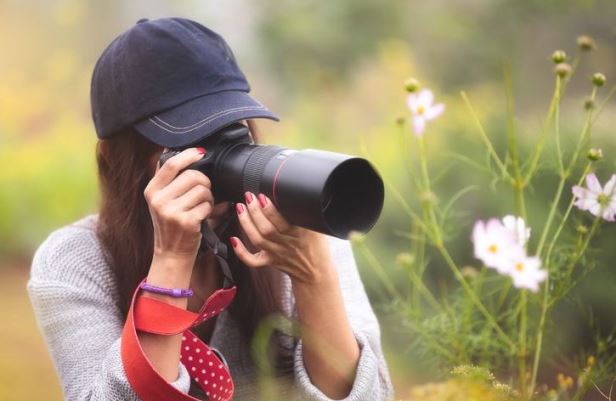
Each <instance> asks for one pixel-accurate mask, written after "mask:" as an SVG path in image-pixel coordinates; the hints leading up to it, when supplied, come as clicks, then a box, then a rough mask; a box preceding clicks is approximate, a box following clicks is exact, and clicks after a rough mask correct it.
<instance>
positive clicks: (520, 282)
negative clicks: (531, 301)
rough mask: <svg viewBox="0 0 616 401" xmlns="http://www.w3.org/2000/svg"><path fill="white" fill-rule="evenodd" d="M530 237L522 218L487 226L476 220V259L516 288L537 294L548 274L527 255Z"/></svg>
mask: <svg viewBox="0 0 616 401" xmlns="http://www.w3.org/2000/svg"><path fill="white" fill-rule="evenodd" d="M529 237H530V228H527V227H526V223H525V222H524V219H522V218H521V217H516V216H513V215H507V216H505V217H503V218H502V220H498V219H495V218H492V219H490V220H488V221H487V223H486V222H483V221H481V220H478V221H477V222H476V223H475V226H474V227H473V234H472V240H473V246H474V251H475V257H476V258H477V259H480V260H481V261H482V262H483V264H484V265H485V266H486V267H489V268H492V269H496V271H498V272H499V273H500V274H503V275H507V276H510V277H511V279H512V280H513V285H514V286H515V287H517V288H526V289H529V290H531V291H537V290H538V289H539V283H541V282H542V281H543V280H545V279H546V278H547V276H548V272H547V271H546V270H542V269H541V260H540V259H539V258H538V257H536V256H530V257H529V256H527V255H526V250H525V248H524V247H525V245H526V242H527V241H528V238H529Z"/></svg>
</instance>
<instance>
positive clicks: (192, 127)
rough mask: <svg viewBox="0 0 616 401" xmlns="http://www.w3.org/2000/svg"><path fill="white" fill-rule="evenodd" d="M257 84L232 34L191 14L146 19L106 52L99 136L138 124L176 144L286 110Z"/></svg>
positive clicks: (95, 94)
mask: <svg viewBox="0 0 616 401" xmlns="http://www.w3.org/2000/svg"><path fill="white" fill-rule="evenodd" d="M249 91H250V86H249V84H248V82H247V80H246V77H245V76H244V74H243V73H242V71H241V70H240V68H239V67H238V65H237V62H236V60H235V57H234V56H233V52H232V51H231V49H230V48H229V46H228V45H227V43H226V42H225V41H224V39H223V38H222V37H221V36H220V35H218V34H217V33H215V32H213V31H212V30H210V29H208V28H206V27H204V26H203V25H201V24H199V23H197V22H194V21H191V20H188V19H184V18H160V19H155V20H148V19H141V20H139V21H138V22H137V24H135V25H134V26H133V27H132V28H130V29H129V30H127V31H126V32H124V33H123V34H121V35H120V36H118V37H117V38H116V39H115V40H114V41H113V42H111V44H110V45H109V46H108V47H107V48H106V49H105V50H104V51H103V53H102V55H101V56H100V58H99V59H98V62H97V63H96V66H95V67H94V73H93V75H92V85H91V93H90V96H91V105H92V118H93V120H94V126H95V128H96V134H97V136H98V137H99V138H107V137H109V136H111V135H113V134H115V133H117V132H119V131H121V130H122V129H125V128H127V127H130V126H134V128H136V130H137V131H139V132H140V133H141V134H142V135H143V136H145V137H146V138H148V139H150V140H151V141H152V142H155V143H157V144H159V145H161V146H165V147H169V148H173V147H183V146H188V145H191V144H194V143H196V142H198V141H200V140H202V139H204V138H206V137H207V136H208V135H210V134H212V133H213V132H216V131H217V130H219V129H221V128H223V127H225V126H227V125H229V124H232V123H234V122H237V121H240V120H244V119H249V118H268V119H272V120H278V117H277V116H276V115H275V114H274V113H272V112H271V111H270V110H268V109H267V108H266V107H265V106H263V105H262V104H261V103H259V102H258V101H256V100H255V99H253V98H252V97H251V96H250V95H249V94H248V92H249Z"/></svg>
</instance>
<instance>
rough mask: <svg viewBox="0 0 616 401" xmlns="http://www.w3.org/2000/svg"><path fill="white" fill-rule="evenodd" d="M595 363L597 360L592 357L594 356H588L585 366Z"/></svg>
mask: <svg viewBox="0 0 616 401" xmlns="http://www.w3.org/2000/svg"><path fill="white" fill-rule="evenodd" d="M596 361H597V360H596V358H595V357H594V355H591V356H589V357H588V358H587V359H586V366H593V365H594V364H595V362H596Z"/></svg>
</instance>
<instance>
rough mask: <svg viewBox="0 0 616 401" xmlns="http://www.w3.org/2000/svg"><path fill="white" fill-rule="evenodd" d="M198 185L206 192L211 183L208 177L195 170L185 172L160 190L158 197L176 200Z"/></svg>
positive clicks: (209, 188)
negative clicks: (205, 189)
mask: <svg viewBox="0 0 616 401" xmlns="http://www.w3.org/2000/svg"><path fill="white" fill-rule="evenodd" d="M167 163H168V162H167ZM165 165H166V164H165ZM163 167H164V166H163ZM198 185H200V186H203V187H205V188H207V190H208V192H209V191H210V190H211V188H212V182H211V181H210V179H209V178H208V176H206V175H205V174H203V173H202V172H200V171H197V170H193V169H189V170H185V171H183V172H181V173H180V175H178V176H177V177H176V178H175V179H174V180H173V181H171V183H169V184H168V185H167V186H166V187H164V188H162V189H161V190H160V191H159V195H158V196H160V197H161V198H164V199H176V198H179V197H181V196H182V195H184V194H185V193H186V192H188V191H189V190H191V189H192V188H193V187H195V186H198Z"/></svg>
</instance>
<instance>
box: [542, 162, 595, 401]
mask: <svg viewBox="0 0 616 401" xmlns="http://www.w3.org/2000/svg"><path fill="white" fill-rule="evenodd" d="M591 166H592V163H591V162H588V163H587V164H586V167H584V171H583V173H582V176H581V177H580V179H579V181H578V183H577V185H581V184H582V182H583V181H584V178H585V177H586V175H587V174H588V173H589V172H590V168H591ZM574 203H575V198H574V197H571V201H570V202H569V205H568V206H567V210H566V211H565V215H564V216H563V218H562V220H561V222H560V225H559V226H558V228H557V229H556V232H555V233H554V236H553V238H552V241H551V242H550V245H549V246H548V251H547V254H546V257H545V262H546V268H547V270H548V276H547V277H546V279H545V284H544V287H543V299H542V301H541V317H540V318H539V327H538V328H537V340H536V345H535V356H534V359H533V368H532V371H531V372H532V373H531V382H530V394H532V393H533V391H534V389H535V385H536V384H537V373H538V371H539V359H540V358H541V349H542V346H543V334H544V332H545V323H546V317H547V313H548V304H549V298H550V296H549V295H550V274H549V271H550V266H551V265H552V263H551V257H552V251H553V250H554V246H555V245H556V241H557V240H558V238H559V237H560V234H561V233H562V230H563V229H564V227H565V223H566V222H567V220H568V219H569V215H570V214H571V210H572V209H573V205H574Z"/></svg>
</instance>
